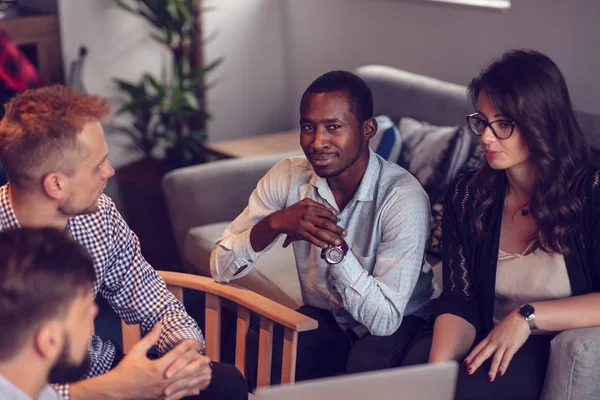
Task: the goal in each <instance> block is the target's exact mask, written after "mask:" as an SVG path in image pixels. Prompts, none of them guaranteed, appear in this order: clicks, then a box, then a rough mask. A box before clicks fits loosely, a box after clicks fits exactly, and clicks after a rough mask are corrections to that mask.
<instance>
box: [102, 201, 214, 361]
mask: <svg viewBox="0 0 600 400" xmlns="http://www.w3.org/2000/svg"><path fill="white" fill-rule="evenodd" d="M105 212H106V214H105V216H106V218H107V219H106V221H107V225H108V230H109V232H110V234H109V235H107V237H108V243H109V244H110V246H111V252H110V254H109V257H110V258H109V260H107V265H108V267H107V269H106V271H105V273H104V279H103V281H102V286H101V287H100V292H101V293H102V295H103V296H104V298H106V300H107V301H108V302H109V303H110V305H111V306H112V308H113V309H114V310H115V312H116V313H117V314H118V315H119V317H120V318H121V319H122V320H123V321H125V322H126V323H127V324H140V325H141V328H142V333H143V334H145V333H147V332H148V331H150V330H151V329H152V327H153V326H154V324H155V323H156V322H157V321H161V323H162V332H161V336H160V338H159V340H158V342H157V344H156V347H157V349H158V351H159V353H160V354H164V353H166V352H168V351H169V350H171V349H172V348H173V347H174V346H175V345H176V344H177V343H178V342H179V341H181V340H183V339H194V340H197V341H199V342H200V343H202V345H204V337H203V336H202V332H201V331H200V328H199V327H198V324H197V323H196V321H194V319H193V318H192V317H190V316H189V315H188V314H187V312H186V311H185V307H184V306H183V304H182V303H181V302H180V301H179V300H177V299H176V298H175V296H173V294H172V293H171V292H170V291H169V290H168V289H167V286H166V284H165V282H164V281H163V279H162V278H161V277H160V275H158V274H157V273H156V271H155V270H154V269H153V268H152V267H151V266H150V265H149V264H148V263H147V262H146V260H145V259H144V257H143V256H142V253H141V250H140V243H139V240H138V238H137V236H136V235H135V234H134V233H133V232H132V231H131V229H129V227H128V226H127V224H126V222H125V221H124V220H123V217H122V216H121V214H119V212H118V211H117V209H116V207H115V205H114V203H112V201H110V202H109V203H108V204H106V209H105Z"/></svg>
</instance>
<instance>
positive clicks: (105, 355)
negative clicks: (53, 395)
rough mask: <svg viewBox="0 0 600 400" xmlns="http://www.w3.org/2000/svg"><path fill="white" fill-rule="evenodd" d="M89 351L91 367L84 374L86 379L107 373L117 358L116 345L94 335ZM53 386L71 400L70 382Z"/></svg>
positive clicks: (67, 399)
mask: <svg viewBox="0 0 600 400" xmlns="http://www.w3.org/2000/svg"><path fill="white" fill-rule="evenodd" d="M88 353H89V355H90V369H89V370H88V371H87V372H86V373H85V375H84V376H83V378H84V379H87V378H92V377H94V376H98V375H102V374H105V373H107V372H108V371H109V370H110V367H111V366H112V363H113V360H114V358H115V346H114V344H112V343H111V342H108V341H107V342H103V341H102V339H100V337H98V336H96V335H92V336H90V340H89V342H88ZM52 387H53V388H54V390H55V391H56V392H57V393H58V394H59V395H60V396H62V398H63V399H65V400H69V397H70V386H69V384H68V383H56V384H53V385H52Z"/></svg>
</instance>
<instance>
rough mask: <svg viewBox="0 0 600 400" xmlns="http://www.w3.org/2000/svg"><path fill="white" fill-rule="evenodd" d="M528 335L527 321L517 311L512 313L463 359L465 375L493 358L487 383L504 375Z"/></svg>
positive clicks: (529, 332) (529, 331)
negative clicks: (465, 368) (465, 369)
mask: <svg viewBox="0 0 600 400" xmlns="http://www.w3.org/2000/svg"><path fill="white" fill-rule="evenodd" d="M530 334H531V330H530V329H529V324H527V321H525V319H524V318H523V317H522V316H520V315H519V312H518V310H515V311H513V312H512V313H510V314H509V315H508V316H506V318H504V319H503V320H502V321H501V322H500V323H499V324H498V325H496V327H495V328H494V329H493V330H492V331H491V332H490V334H489V335H488V336H487V337H486V338H485V339H483V340H482V341H481V342H479V344H478V345H477V346H475V348H474V349H473V350H472V351H471V353H470V354H469V355H468V356H467V357H466V358H465V360H464V364H465V366H466V367H467V374H469V375H471V374H473V373H474V372H475V371H477V368H479V367H480V366H481V364H483V362H484V361H485V360H487V359H488V358H490V357H492V356H493V357H494V358H493V359H492V366H491V367H490V371H489V373H488V376H487V380H488V382H492V381H493V380H494V379H495V378H496V375H498V376H502V375H504V373H505V372H506V369H507V368H508V364H510V361H511V360H512V358H513V356H514V355H515V353H516V352H517V350H519V349H520V348H521V346H523V344H524V343H525V342H526V341H527V338H529V335H530Z"/></svg>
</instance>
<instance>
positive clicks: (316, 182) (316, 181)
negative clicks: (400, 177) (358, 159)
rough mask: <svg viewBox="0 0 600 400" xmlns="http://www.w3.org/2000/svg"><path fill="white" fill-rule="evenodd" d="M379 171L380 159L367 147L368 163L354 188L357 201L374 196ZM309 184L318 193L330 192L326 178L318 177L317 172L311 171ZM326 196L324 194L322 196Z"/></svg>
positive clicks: (367, 199) (369, 199) (370, 198)
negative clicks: (355, 188) (356, 187)
mask: <svg viewBox="0 0 600 400" xmlns="http://www.w3.org/2000/svg"><path fill="white" fill-rule="evenodd" d="M380 171H381V161H380V160H379V158H378V157H377V155H376V154H375V153H374V152H373V151H372V150H371V149H369V163H368V164H367V169H366V170H365V174H364V175H363V177H362V180H361V181H360V185H359V186H358V189H357V190H356V194H355V195H354V197H355V198H356V200H357V201H372V200H373V198H374V196H375V186H377V181H378V180H379V179H378V178H379V173H380ZM310 183H311V185H313V186H314V187H316V188H317V190H319V193H330V192H331V189H330V188H329V185H328V184H327V179H325V178H322V177H320V176H319V175H317V173H316V172H315V171H314V169H313V171H312V177H311V179H310ZM323 197H326V196H323Z"/></svg>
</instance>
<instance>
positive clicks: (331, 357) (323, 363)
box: [246, 306, 425, 390]
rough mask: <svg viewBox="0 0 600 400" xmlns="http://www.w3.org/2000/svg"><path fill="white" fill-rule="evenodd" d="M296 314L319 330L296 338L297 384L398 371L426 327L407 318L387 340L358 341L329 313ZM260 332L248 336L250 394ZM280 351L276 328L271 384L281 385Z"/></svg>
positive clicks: (304, 308) (312, 309) (313, 310)
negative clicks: (387, 369)
mask: <svg viewBox="0 0 600 400" xmlns="http://www.w3.org/2000/svg"><path fill="white" fill-rule="evenodd" d="M297 311H298V312H300V313H302V314H304V315H306V316H309V317H311V318H313V319H316V320H317V321H318V322H319V327H318V328H317V329H316V330H314V331H308V332H302V333H300V334H299V335H298V355H297V360H296V381H302V380H308V379H317V378H323V377H327V376H334V375H339V374H344V373H348V374H351V373H360V372H367V371H375V370H379V369H386V368H392V367H397V366H399V365H400V364H401V363H402V360H403V358H404V356H405V354H406V351H407V349H408V347H409V345H410V343H411V342H412V340H413V338H414V337H415V336H416V334H417V333H418V332H419V331H420V329H421V326H422V325H423V324H424V323H425V321H424V320H423V319H422V318H419V317H415V316H408V317H405V318H404V319H403V320H402V324H401V326H400V328H398V330H397V331H396V332H395V333H393V334H392V335H390V336H373V335H371V334H367V335H365V336H363V337H362V338H360V339H358V338H356V337H354V338H353V337H352V336H351V335H348V334H347V333H346V332H345V331H344V330H342V329H341V328H340V327H339V325H338V324H337V322H336V320H335V318H334V317H333V315H332V314H331V312H330V311H326V310H322V309H319V308H316V307H311V306H302V307H300V308H299V309H298V310H297ZM259 328H260V324H258V323H257V324H254V325H253V326H252V328H250V330H249V331H248V335H247V352H246V379H247V380H248V385H249V386H250V389H251V390H254V388H255V387H256V373H257V361H258V336H259ZM282 349H283V328H282V327H281V326H276V327H275V329H274V338H273V362H272V373H271V384H278V383H280V382H281V359H282Z"/></svg>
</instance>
